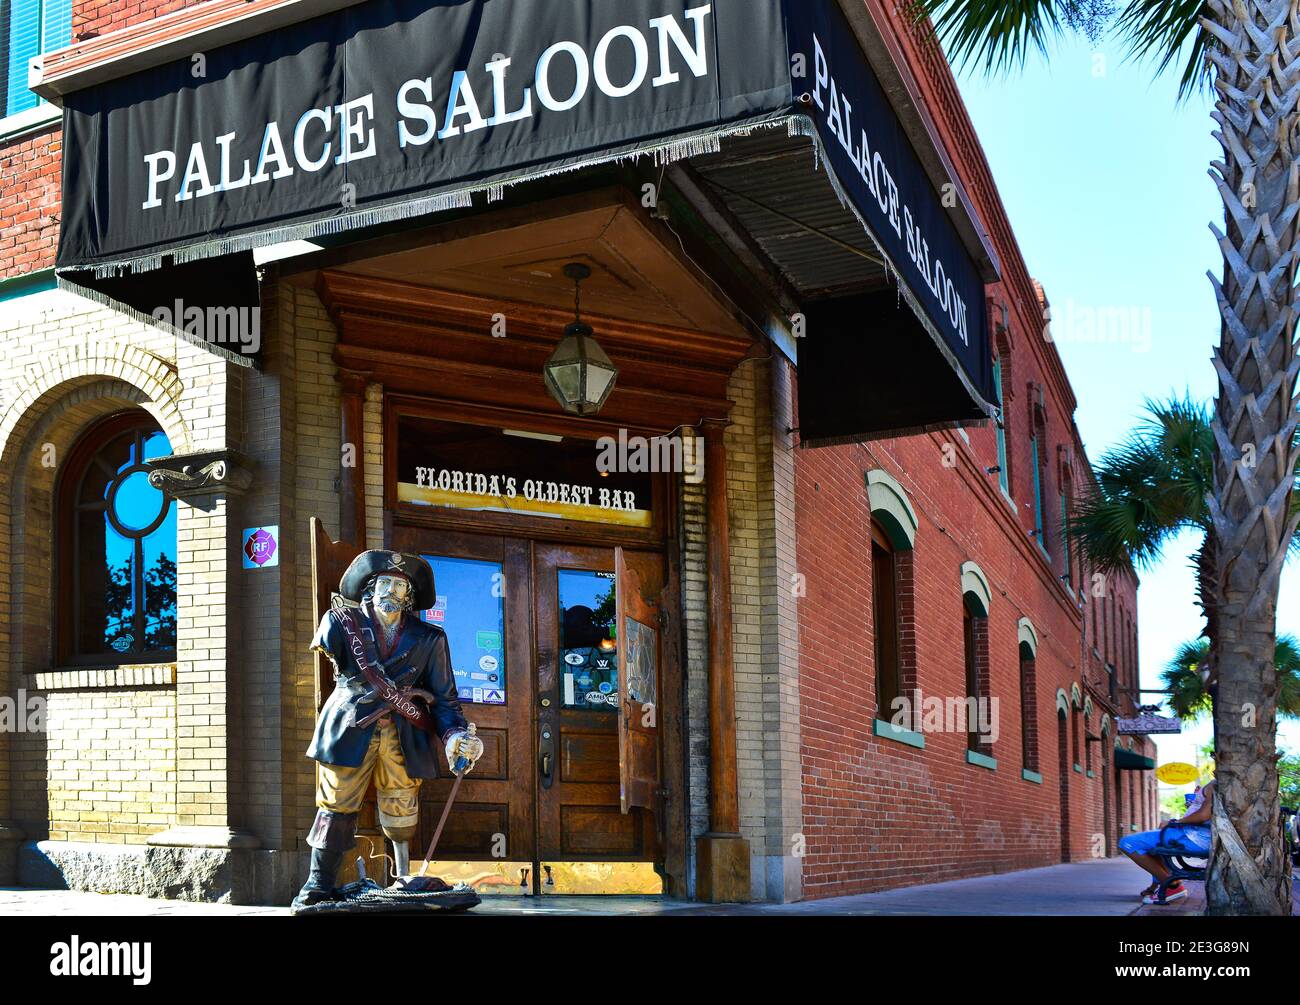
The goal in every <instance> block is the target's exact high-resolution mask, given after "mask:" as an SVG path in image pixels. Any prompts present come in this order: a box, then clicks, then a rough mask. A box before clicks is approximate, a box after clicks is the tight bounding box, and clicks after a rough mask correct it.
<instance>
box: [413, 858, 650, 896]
mask: <svg viewBox="0 0 1300 1005" xmlns="http://www.w3.org/2000/svg"><path fill="white" fill-rule="evenodd" d="M423 866H424V863H423V862H412V863H411V872H412V874H413V875H418V874H419V873H420V871H421V869H422V868H423ZM428 875H430V876H438V877H440V878H441V879H443V880H445V881H446V882H448V883H450V884H452V885H453V886H454V885H455V884H457V883H464V884H465V885H467V886H469V887H471V888H472V889H473V890H474V891H475V892H477V893H478V894H479V896H481V897H485V898H486V897H492V898H497V897H505V898H509V899H511V900H518V899H520V898H534V899H551V898H555V897H584V898H586V897H638V898H647V899H650V900H662V899H663V888H664V887H663V877H661V876H660V875H659V874H658V873H657V872H655V868H654V863H653V862H538V863H533V862H460V861H451V860H438V861H433V862H430V863H429V868H428ZM535 890H537V891H540V892H536V893H535V892H534V891H535Z"/></svg>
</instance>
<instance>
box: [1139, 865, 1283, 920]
mask: <svg viewBox="0 0 1300 1005" xmlns="http://www.w3.org/2000/svg"><path fill="white" fill-rule="evenodd" d="M1291 876H1292V884H1293V885H1292V888H1291V904H1292V907H1291V914H1292V915H1294V916H1296V917H1300V872H1293V873H1292V874H1291ZM1184 885H1186V887H1187V894H1188V895H1187V897H1186V899H1184V900H1179V901H1176V902H1175V903H1173V904H1166V905H1165V906H1163V907H1161V906H1159V905H1158V904H1148V905H1143V907H1142V908H1141V910H1139V911H1138V912H1137V914H1138V915H1139V916H1142V917H1146V916H1148V915H1161V914H1186V915H1192V916H1199V915H1202V914H1204V913H1205V884H1204V883H1186V884H1184Z"/></svg>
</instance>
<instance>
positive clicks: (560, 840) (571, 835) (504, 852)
mask: <svg viewBox="0 0 1300 1005" xmlns="http://www.w3.org/2000/svg"><path fill="white" fill-rule="evenodd" d="M394 538H395V540H394V547H396V548H397V549H399V550H401V551H406V552H414V553H417V554H420V555H423V556H424V557H425V558H426V559H427V560H428V561H429V562H430V563H431V565H432V566H433V569H434V579H435V590H436V593H437V595H438V602H437V605H436V606H435V608H434V609H433V610H432V611H430V612H426V613H425V614H424V615H423V616H424V617H425V618H426V620H429V621H431V622H432V623H434V624H437V625H439V626H440V627H442V628H443V629H444V630H445V631H446V632H447V634H448V639H449V642H450V648H451V658H452V664H453V668H454V669H455V670H456V672H457V688H458V690H459V692H460V696H461V700H462V703H463V704H464V711H465V717H466V718H467V719H468V720H469V721H471V722H474V723H475V724H476V725H477V727H478V735H479V737H480V738H482V740H483V744H484V754H483V757H482V759H481V760H480V761H479V763H478V765H477V766H476V767H475V769H474V771H473V772H472V773H471V774H469V775H467V776H466V777H465V780H464V781H463V782H462V784H461V786H460V790H459V792H458V794H457V798H456V805H455V808H454V809H453V810H452V813H451V815H450V817H449V818H448V821H447V824H446V827H445V829H444V831H443V834H442V837H441V838H440V840H439V844H438V848H437V851H436V853H435V855H434V858H435V859H437V860H440V861H467V862H483V863H510V864H511V866H514V867H515V869H514V870H513V871H514V873H515V876H514V877H512V879H513V881H514V882H517V883H519V884H522V885H524V886H526V887H529V888H531V889H530V892H542V889H541V888H542V887H543V886H544V885H545V883H546V882H547V877H549V876H550V875H551V866H550V864H556V863H574V862H584V863H585V862H656V861H659V860H660V859H661V852H660V841H661V838H660V834H659V830H660V823H659V817H660V816H661V815H662V814H661V813H657V811H658V810H659V808H660V807H661V805H662V802H661V800H660V798H659V796H660V786H661V782H660V779H661V778H662V771H661V763H660V762H661V758H662V753H661V746H662V745H661V743H660V732H661V731H660V724H659V721H658V718H659V716H658V712H659V701H658V698H659V693H658V692H659V687H660V676H661V675H660V665H659V664H660V649H661V639H662V637H663V626H662V624H661V621H662V620H663V618H664V614H665V612H664V611H663V604H662V592H663V588H664V575H665V569H664V559H663V556H662V554H658V553H653V552H641V551H625V550H623V549H616V548H594V547H580V546H568V545H559V544H551V543H543V542H537V541H532V540H527V539H519V538H508V537H499V536H488V535H477V534H460V533H447V532H437V533H432V532H427V531H417V530H413V529H401V528H399V529H398V530H397V531H396V532H395V534H394ZM444 768H445V765H444ZM450 788H451V781H450V778H449V777H445V778H441V779H438V780H436V781H434V780H429V781H426V782H425V783H424V785H423V786H422V788H421V805H420V833H419V835H418V837H417V839H416V841H415V842H413V846H412V849H411V853H412V857H413V858H415V857H419V856H421V855H422V854H423V851H424V848H425V847H427V843H428V841H429V839H430V838H431V837H432V834H433V830H434V828H435V826H436V824H437V820H438V817H439V815H440V814H441V811H442V807H443V805H444V803H445V802H446V799H447V796H448V794H449V792H450Z"/></svg>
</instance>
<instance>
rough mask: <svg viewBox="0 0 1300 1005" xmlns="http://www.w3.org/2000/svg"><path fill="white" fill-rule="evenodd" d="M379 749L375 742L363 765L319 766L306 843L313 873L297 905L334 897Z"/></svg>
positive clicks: (308, 877)
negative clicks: (314, 808)
mask: <svg viewBox="0 0 1300 1005" xmlns="http://www.w3.org/2000/svg"><path fill="white" fill-rule="evenodd" d="M377 749H378V746H377V744H374V743H372V744H371V750H370V751H368V752H367V754H366V758H365V760H364V761H363V762H362V764H361V766H360V767H356V768H349V767H344V766H341V765H334V764H321V765H318V766H317V771H316V820H315V822H313V823H312V827H311V831H310V832H309V833H308V834H307V844H308V845H310V846H311V872H310V873H309V874H308V876H307V882H306V883H305V884H304V885H303V888H302V889H301V890H300V891H299V893H298V896H297V897H295V898H294V901H293V906H294V907H295V908H298V907H307V906H310V905H311V904H317V903H320V902H321V901H322V900H329V899H332V898H333V896H334V890H335V888H336V886H337V883H338V870H339V865H340V864H341V863H342V862H343V856H344V855H346V854H347V852H348V850H349V849H350V848H351V847H352V846H353V845H354V844H355V843H356V835H357V814H358V813H359V812H360V811H361V804H362V801H363V800H364V799H365V797H366V789H367V787H368V786H369V785H370V775H371V773H372V772H373V770H374V764H375V756H374V755H375V752H377Z"/></svg>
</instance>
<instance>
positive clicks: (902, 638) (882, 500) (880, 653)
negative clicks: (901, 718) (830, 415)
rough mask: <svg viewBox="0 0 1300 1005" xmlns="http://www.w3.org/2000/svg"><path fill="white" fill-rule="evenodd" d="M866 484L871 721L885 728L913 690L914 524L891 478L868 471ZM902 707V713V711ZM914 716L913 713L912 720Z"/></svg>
mask: <svg viewBox="0 0 1300 1005" xmlns="http://www.w3.org/2000/svg"><path fill="white" fill-rule="evenodd" d="M866 481H867V497H868V503H869V505H870V507H871V611H872V622H873V631H874V634H875V660H876V719H877V721H879V722H884V723H891V722H893V720H894V718H895V716H896V713H897V711H898V705H897V704H896V703H895V702H896V699H899V698H905V699H908V700H910V699H911V698H912V697H913V692H914V691H915V689H916V687H917V681H916V626H915V620H914V619H915V612H916V598H915V594H914V582H913V575H912V570H913V552H912V549H913V548H914V547H915V545H916V533H917V528H918V521H917V518H916V511H915V510H914V509H913V508H912V504H911V502H910V501H909V500H908V498H907V492H906V490H905V489H904V488H903V486H902V485H900V484H899V483H898V482H897V481H895V480H894V478H893V477H892V476H890V475H889V474H887V473H886V472H884V471H881V470H880V469H874V470H872V471H868V472H867V473H866ZM903 707H904V709H906V708H907V705H906V704H904V705H903ZM918 711H919V710H917V709H913V710H912V713H913V715H914V716H916V715H917V712H918ZM918 718H919V717H918ZM895 725H897V724H896V723H895ZM916 725H917V722H916V720H915V719H914V721H913V722H912V723H910V724H909V725H908V726H907V727H906V729H907V730H908V731H911V730H914V729H915V728H916ZM908 742H910V741H908Z"/></svg>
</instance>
